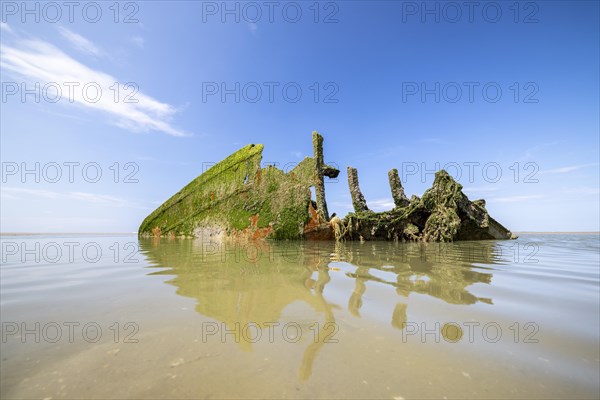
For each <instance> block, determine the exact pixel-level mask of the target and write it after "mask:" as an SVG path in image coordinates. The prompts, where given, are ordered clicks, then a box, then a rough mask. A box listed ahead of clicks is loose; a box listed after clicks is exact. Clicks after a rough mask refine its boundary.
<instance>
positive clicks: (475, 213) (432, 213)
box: [342, 170, 514, 242]
mask: <svg viewBox="0 0 600 400" xmlns="http://www.w3.org/2000/svg"><path fill="white" fill-rule="evenodd" d="M392 189H393V188H392ZM404 204H407V205H406V206H404V207H396V208H394V209H393V210H390V211H384V212H373V211H364V212H354V213H350V214H348V215H347V216H346V218H344V220H343V224H344V227H343V228H342V232H343V235H342V238H344V239H348V240H359V239H360V240H374V239H380V240H404V241H421V240H422V241H427V242H451V241H454V240H480V239H511V238H514V236H513V235H512V233H511V232H510V231H509V230H507V229H506V228H504V227H503V226H502V225H500V224H499V223H497V222H496V221H495V220H493V219H492V218H490V217H489V215H488V213H487V210H486V209H485V201H483V200H476V201H473V202H472V201H470V200H469V199H468V198H467V196H465V194H464V193H463V192H462V185H461V184H459V183H458V182H456V181H455V180H454V179H453V178H452V177H451V176H450V175H449V174H448V173H447V172H446V171H443V170H442V171H439V172H437V173H436V175H435V181H434V182H433V186H432V187H431V188H430V189H428V190H427V191H425V193H424V194H423V197H422V198H419V197H417V196H413V197H412V198H411V199H410V202H407V203H404Z"/></svg>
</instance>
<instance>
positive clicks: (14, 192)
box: [0, 186, 147, 209]
mask: <svg viewBox="0 0 600 400" xmlns="http://www.w3.org/2000/svg"><path fill="white" fill-rule="evenodd" d="M0 196H1V197H2V198H6V199H23V198H31V197H36V198H42V199H49V200H72V201H84V202H87V203H95V204H102V205H106V206H110V207H127V208H142V209H147V207H142V206H140V205H139V204H136V203H132V202H130V201H128V200H125V199H122V198H120V197H115V196H110V195H104V194H96V193H88V192H55V191H52V190H45V189H30V188H19V187H10V186H9V187H3V188H2V191H1V193H0Z"/></svg>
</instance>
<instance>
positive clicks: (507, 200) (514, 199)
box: [489, 194, 544, 203]
mask: <svg viewBox="0 0 600 400" xmlns="http://www.w3.org/2000/svg"><path fill="white" fill-rule="evenodd" d="M543 197H544V196H542V195H541V194H531V195H520V196H508V197H492V198H490V199H489V200H490V201H495V202H498V203H516V202H522V201H529V200H536V199H541V198H543Z"/></svg>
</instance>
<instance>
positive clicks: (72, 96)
mask: <svg viewBox="0 0 600 400" xmlns="http://www.w3.org/2000/svg"><path fill="white" fill-rule="evenodd" d="M0 67H1V68H2V69H3V70H4V71H6V72H8V73H10V74H12V75H15V76H17V77H18V78H19V79H24V80H25V81H27V82H30V83H32V84H35V83H39V84H40V85H41V86H43V85H45V84H47V83H51V82H52V83H56V84H57V85H58V86H59V87H60V88H61V91H62V96H61V102H62V103H63V104H71V105H77V106H80V107H84V108H88V109H92V110H97V111H102V112H104V113H106V114H108V115H109V116H111V117H112V118H113V120H111V121H110V122H112V123H113V124H115V125H117V126H119V127H122V128H124V129H127V130H130V131H134V132H148V131H159V132H164V133H167V134H169V135H172V136H187V135H188V134H187V133H186V132H184V131H182V130H180V129H177V128H174V127H173V126H171V124H170V120H171V118H172V116H173V115H174V114H175V113H176V112H177V111H178V110H176V109H175V107H173V106H171V105H169V104H166V103H162V102H160V101H158V100H156V99H154V98H152V97H150V96H148V95H146V94H144V93H142V92H140V91H136V89H137V87H136V85H134V87H126V86H125V85H123V84H122V83H120V82H119V81H118V79H116V78H114V77H112V76H111V75H109V74H107V73H104V72H102V71H98V70H94V69H92V68H90V67H87V66H86V65H84V64H82V63H80V62H78V61H77V60H75V59H73V58H71V57H70V56H68V55H67V54H65V53H64V52H62V51H61V50H60V49H58V48H57V47H55V46H53V45H52V44H50V43H48V42H45V41H43V40H38V39H35V40H26V39H20V40H18V41H17V44H15V45H9V44H6V43H2V46H1V48H0ZM71 82H74V83H76V84H78V86H75V88H74V89H71V88H70V87H69V86H68V85H69V83H71ZM115 83H117V85H115ZM89 84H91V85H90V86H88V89H89V90H88V91H87V94H86V92H85V91H84V90H83V87H84V86H85V85H89ZM94 87H99V88H100V90H99V91H98V93H100V95H99V96H97V95H96V92H97V91H96V90H94ZM117 88H118V91H117ZM116 93H118V95H116ZM126 95H131V96H130V97H129V99H130V100H132V101H137V102H126ZM86 96H87V97H86Z"/></svg>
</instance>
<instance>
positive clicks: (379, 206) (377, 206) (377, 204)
mask: <svg viewBox="0 0 600 400" xmlns="http://www.w3.org/2000/svg"><path fill="white" fill-rule="evenodd" d="M367 206H368V207H369V208H370V209H371V210H373V211H386V210H390V209H392V208H394V207H395V206H396V205H395V204H394V202H393V201H392V200H390V199H377V200H367Z"/></svg>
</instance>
